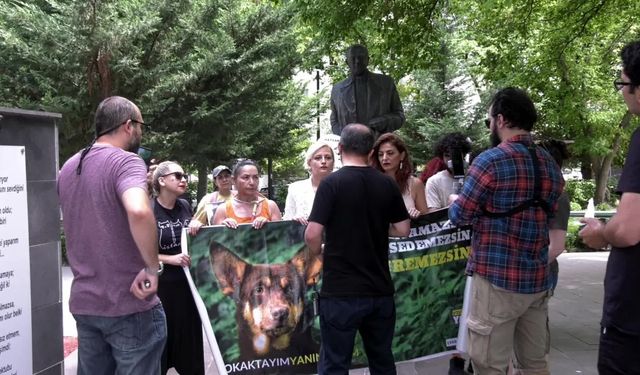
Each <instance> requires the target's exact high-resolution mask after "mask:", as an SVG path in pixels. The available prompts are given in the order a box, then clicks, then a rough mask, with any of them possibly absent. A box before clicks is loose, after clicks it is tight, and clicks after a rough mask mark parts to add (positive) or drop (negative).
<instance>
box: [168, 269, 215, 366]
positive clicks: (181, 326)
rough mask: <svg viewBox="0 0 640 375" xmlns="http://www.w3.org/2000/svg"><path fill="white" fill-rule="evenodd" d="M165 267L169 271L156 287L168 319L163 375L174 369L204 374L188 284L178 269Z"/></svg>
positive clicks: (199, 328)
mask: <svg viewBox="0 0 640 375" xmlns="http://www.w3.org/2000/svg"><path fill="white" fill-rule="evenodd" d="M166 268H170V269H171V270H165V274H163V275H162V276H160V282H159V285H158V297H160V300H161V301H162V306H163V307H164V311H165V314H166V316H167V344H166V345H165V348H164V352H163V353H162V374H163V375H165V374H166V373H167V370H168V369H170V368H171V367H174V368H175V369H176V371H177V372H178V373H179V374H180V375H191V374H194V375H195V374H197V375H204V354H203V349H202V324H201V322H200V316H199V315H198V310H197V308H196V304H195V302H194V300H193V296H192V295H191V290H190V289H189V283H188V282H187V278H186V276H185V275H184V273H183V271H182V270H181V269H180V268H179V267H175V266H168V265H167V266H166ZM173 268H176V269H173ZM166 271H169V272H166ZM176 271H177V272H176ZM180 275H181V277H180ZM176 276H177V277H176Z"/></svg>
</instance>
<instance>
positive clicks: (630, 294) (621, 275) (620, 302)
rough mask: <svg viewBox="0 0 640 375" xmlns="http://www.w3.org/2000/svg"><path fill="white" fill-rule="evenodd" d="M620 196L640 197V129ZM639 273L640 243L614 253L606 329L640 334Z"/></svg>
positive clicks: (608, 277) (608, 278)
mask: <svg viewBox="0 0 640 375" xmlns="http://www.w3.org/2000/svg"><path fill="white" fill-rule="evenodd" d="M618 193H619V194H623V193H640V128H639V129H636V130H635V131H634V132H633V135H632V136H631V144H630V145H629V153H628V155H627V158H626V160H625V163H624V168H623V169H622V175H621V176H620V182H619V183H618ZM639 269H640V243H638V244H635V245H634V246H631V247H628V248H624V249H619V248H616V247H613V248H612V249H611V253H610V254H609V261H608V262H607V272H606V274H605V276H604V306H603V314H602V322H601V323H602V325H603V326H605V327H607V326H614V327H616V328H617V329H619V330H621V331H623V332H627V333H631V334H636V335H637V334H640V298H639V295H638V287H640V270H639Z"/></svg>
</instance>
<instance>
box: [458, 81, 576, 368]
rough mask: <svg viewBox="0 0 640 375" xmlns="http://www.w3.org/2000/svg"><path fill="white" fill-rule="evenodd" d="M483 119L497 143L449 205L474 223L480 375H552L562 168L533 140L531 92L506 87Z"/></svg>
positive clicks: (474, 328) (474, 335) (475, 350)
mask: <svg viewBox="0 0 640 375" xmlns="http://www.w3.org/2000/svg"><path fill="white" fill-rule="evenodd" d="M488 114H489V118H488V119H487V120H485V122H486V125H487V127H488V128H489V129H490V130H491V141H492V143H493V146H494V147H493V148H491V149H489V150H487V151H485V152H483V153H482V154H480V155H479V156H478V157H477V158H476V159H474V161H473V164H472V165H471V167H470V168H469V172H468V174H467V177H466V178H465V182H464V185H463V187H462V191H461V192H460V195H459V196H452V197H451V199H452V200H453V199H455V201H453V203H452V204H451V207H450V208H449V218H450V219H451V222H452V223H453V224H455V225H465V224H472V225H473V233H474V234H473V239H472V254H471V256H470V257H469V261H468V263H467V273H468V274H471V275H473V280H472V296H473V297H472V301H471V306H470V312H469V317H468V321H467V324H468V327H469V355H470V357H471V361H472V362H473V367H474V370H475V373H476V374H479V375H485V374H506V373H507V368H508V367H509V361H510V359H511V358H512V354H515V363H514V367H515V369H516V373H526V374H533V373H535V374H549V369H548V366H547V361H546V353H547V345H548V340H549V330H548V326H547V302H548V299H549V295H550V294H549V288H550V286H551V280H550V278H549V268H548V264H547V263H548V245H549V233H548V218H549V217H550V216H551V215H553V211H554V210H555V206H556V201H557V199H558V197H559V195H560V193H561V192H562V189H563V187H564V180H563V178H562V173H561V171H560V169H559V167H558V166H557V164H556V163H555V161H554V160H553V158H552V157H551V156H550V155H549V153H547V152H546V151H545V150H544V149H542V148H540V147H536V146H535V144H534V143H533V141H532V138H531V134H530V133H531V130H532V128H533V124H534V123H535V122H536V120H537V114H536V109H535V107H534V105H533V102H532V101H531V99H530V98H529V96H528V95H527V93H526V92H524V91H523V90H520V89H516V88H506V89H503V90H500V91H499V92H498V93H496V95H495V96H494V97H493V99H492V101H491V106H490V108H489V112H488Z"/></svg>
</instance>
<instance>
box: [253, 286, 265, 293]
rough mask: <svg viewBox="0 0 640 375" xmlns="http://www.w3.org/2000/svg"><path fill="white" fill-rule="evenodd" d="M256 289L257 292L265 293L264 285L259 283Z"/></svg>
mask: <svg viewBox="0 0 640 375" xmlns="http://www.w3.org/2000/svg"><path fill="white" fill-rule="evenodd" d="M255 290H256V293H257V294H262V293H264V287H263V286H262V285H258V286H257V287H256V289H255Z"/></svg>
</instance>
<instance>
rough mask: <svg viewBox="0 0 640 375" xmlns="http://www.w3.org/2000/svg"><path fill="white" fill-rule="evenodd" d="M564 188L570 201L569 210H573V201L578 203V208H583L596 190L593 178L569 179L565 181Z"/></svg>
mask: <svg viewBox="0 0 640 375" xmlns="http://www.w3.org/2000/svg"><path fill="white" fill-rule="evenodd" d="M564 190H565V191H566V192H567V195H569V201H571V203H572V205H571V210H574V205H573V203H577V204H578V205H580V208H579V209H578V210H584V209H585V208H586V207H587V203H588V202H589V199H590V198H593V196H594V195H595V192H596V184H595V183H594V182H593V180H571V181H567V182H566V184H565V186H564Z"/></svg>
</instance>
